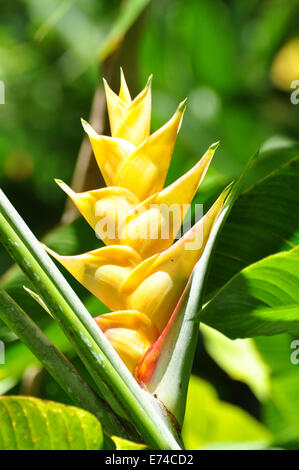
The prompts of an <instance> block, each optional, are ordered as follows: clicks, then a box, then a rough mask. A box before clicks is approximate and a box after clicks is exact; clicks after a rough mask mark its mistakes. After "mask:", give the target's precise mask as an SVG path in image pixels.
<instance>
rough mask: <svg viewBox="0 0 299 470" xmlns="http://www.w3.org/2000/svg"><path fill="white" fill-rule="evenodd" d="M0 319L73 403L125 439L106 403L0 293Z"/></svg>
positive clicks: (0, 290) (126, 432)
mask: <svg viewBox="0 0 299 470" xmlns="http://www.w3.org/2000/svg"><path fill="white" fill-rule="evenodd" d="M0 318H1V319H2V320H3V321H4V323H6V325H7V326H8V327H9V328H10V329H11V330H12V331H13V332H14V333H15V334H16V335H17V336H18V337H19V338H20V340H21V341H22V342H23V343H24V344H25V345H26V346H27V347H28V348H29V349H30V350H31V352H32V353H33V354H34V355H35V356H36V357H37V359H38V360H39V361H40V362H41V364H42V365H43V366H44V367H45V369H47V371H48V372H49V373H50V374H51V375H52V377H53V378H54V379H55V380H56V382H57V383H58V384H59V385H60V386H61V388H62V389H63V390H64V391H65V392H66V393H67V394H68V395H69V397H70V398H71V399H72V400H73V401H74V403H76V404H77V405H78V406H80V407H81V408H84V409H86V410H88V411H90V412H91V413H93V414H94V415H95V416H96V417H97V418H98V419H99V420H100V422H101V423H102V425H103V426H104V428H105V429H106V430H107V432H109V433H110V434H121V435H122V436H124V437H127V436H128V431H127V429H125V428H124V426H123V424H122V423H121V421H120V420H119V419H118V418H117V417H116V416H115V414H114V413H113V412H112V410H111V409H110V408H109V406H108V405H107V403H105V402H104V400H102V399H101V398H100V397H99V396H98V395H97V394H96V393H95V392H94V391H93V390H92V388H91V387H90V386H89V385H88V383H87V382H86V381H85V380H84V378H83V377H82V376H81V375H80V374H79V372H78V371H77V370H76V369H75V367H74V366H73V364H72V363H71V362H70V361H69V360H68V359H67V358H66V357H65V356H64V354H62V352H60V351H59V349H58V348H57V347H56V346H55V345H54V344H53V343H52V342H51V341H50V340H49V338H48V337H47V336H46V335H45V334H44V333H43V332H42V330H41V329H40V328H39V327H38V326H37V325H36V324H35V323H34V321H33V320H32V319H31V318H30V317H29V316H28V315H27V313H25V312H24V310H22V309H21V308H20V307H19V305H17V304H16V302H15V301H14V300H13V299H12V298H11V297H10V296H9V295H8V294H7V293H6V292H5V291H4V290H2V289H0Z"/></svg>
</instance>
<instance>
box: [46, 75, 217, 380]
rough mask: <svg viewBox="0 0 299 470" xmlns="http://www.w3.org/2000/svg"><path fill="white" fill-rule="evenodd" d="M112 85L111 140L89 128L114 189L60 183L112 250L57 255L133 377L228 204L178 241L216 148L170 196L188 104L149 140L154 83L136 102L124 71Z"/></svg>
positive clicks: (214, 210) (214, 209)
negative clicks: (102, 310)
mask: <svg viewBox="0 0 299 470" xmlns="http://www.w3.org/2000/svg"><path fill="white" fill-rule="evenodd" d="M104 84H105V91H106V99H107V105H108V114H109V121H110V127H111V134H112V136H111V137H108V136H104V135H98V134H97V133H96V132H95V131H94V130H93V129H92V127H91V126H90V125H89V124H88V123H86V122H85V121H82V123H83V127H84V129H85V131H86V132H87V134H88V136H89V138H90V141H91V145H92V148H93V151H94V154H95V158H96V160H97V163H98V166H99V168H100V170H101V172H102V174H103V176H104V179H105V181H106V184H107V187H106V188H101V189H97V190H93V191H86V192H83V193H75V192H74V191H72V189H71V188H69V187H68V186H67V185H66V184H65V183H63V182H62V181H60V180H57V183H58V184H59V185H60V186H61V188H62V189H63V190H64V191H65V192H66V193H67V194H68V195H69V196H70V197H71V198H72V200H73V201H74V203H75V204H76V206H77V207H78V209H79V211H80V212H81V214H82V215H83V216H84V217H85V219H86V220H87V222H88V223H89V224H90V225H91V227H92V228H93V229H94V230H95V232H96V233H97V235H98V236H100V237H101V238H102V240H103V242H104V243H105V244H106V245H107V246H106V247H103V248H99V249H97V250H94V251H91V252H88V253H84V254H81V255H77V256H61V255H58V254H57V253H54V252H53V251H51V250H49V251H50V253H51V254H52V255H53V256H54V257H55V258H56V259H57V260H58V261H60V263H61V264H63V266H64V267H65V268H66V269H68V270H69V271H70V272H71V274H72V275H73V276H74V277H75V278H76V279H77V280H78V281H79V282H80V283H82V284H83V285H84V286H85V287H86V288H87V289H88V290H89V291H90V292H92V293H93V294H94V295H95V296H96V297H98V298H99V299H100V300H101V301H102V302H103V303H104V304H105V305H106V306H107V307H108V308H109V309H111V310H112V311H113V313H107V314H105V315H101V316H99V317H97V318H96V322H97V324H98V325H99V327H100V328H101V329H102V330H103V332H104V333H105V335H106V336H107V338H108V339H109V341H110V342H111V343H112V345H113V346H114V348H115V349H116V350H117V351H118V353H119V355H120V356H121V358H122V359H123V361H124V362H125V364H126V365H127V367H128V368H129V369H130V371H131V372H132V373H134V372H135V371H136V368H137V366H138V364H139V363H140V362H141V360H142V358H143V357H144V355H145V353H146V351H148V349H149V348H150V347H151V346H152V345H153V344H154V343H155V341H156V340H157V339H158V338H159V335H161V333H162V332H163V330H164V328H165V326H166V324H167V322H168V321H169V319H170V317H171V314H172V312H173V310H174V309H175V306H176V305H177V303H178V301H179V299H180V296H181V295H182V292H183V291H184V288H185V286H186V284H187V281H188V278H189V277H190V274H191V272H192V270H193V268H194V266H195V264H196V262H197V261H198V260H199V258H200V256H201V254H202V252H203V250H204V247H205V244H206V242H207V240H208V237H209V234H210V232H211V229H212V226H213V224H214V222H215V220H216V219H217V216H218V214H219V212H220V210H221V208H222V205H223V200H224V198H223V197H220V198H219V199H218V200H217V201H216V203H215V204H214V205H213V206H212V208H211V209H210V210H209V212H208V213H207V214H206V215H205V216H204V217H203V218H201V219H200V220H199V221H198V222H197V223H196V224H195V225H194V227H193V228H191V229H190V230H189V231H188V232H187V233H186V234H185V235H184V236H183V237H182V238H180V239H179V240H178V241H176V242H175V243H173V241H174V239H175V237H176V234H177V232H178V231H179V228H180V226H181V223H182V220H183V218H184V216H185V214H186V212H187V210H188V207H189V205H190V204H191V202H192V199H193V197H194V195H195V193H196V191H197V188H198V186H199V184H200V182H201V181H202V179H203V177H204V175H205V173H206V171H207V169H208V166H209V164H210V162H211V159H212V157H213V155H214V152H215V150H216V148H217V145H218V144H213V145H211V147H210V148H209V149H208V150H207V152H206V153H205V155H204V156H203V157H202V159H201V160H200V161H199V162H198V163H197V164H196V165H195V166H194V167H193V168H192V169H191V170H190V171H188V172H187V173H186V174H185V175H183V176H182V177H181V178H179V179H178V180H177V181H175V182H174V183H172V184H171V185H170V186H168V187H166V188H164V189H163V185H164V181H165V178H166V174H167V170H168V166H169V163H170V159H171V156H172V152H173V148H174V144H175V140H176V136H177V133H178V131H179V128H180V125H181V121H182V117H183V114H184V110H185V106H186V102H185V101H184V102H183V103H181V104H180V105H179V107H178V109H177V110H176V112H175V114H174V115H173V117H172V118H171V119H170V120H169V121H168V123H166V124H165V125H164V126H163V127H161V128H160V129H159V130H157V131H156V132H154V133H153V134H152V135H150V119H151V79H149V81H148V83H147V85H146V87H145V88H144V90H143V91H142V92H141V93H140V94H139V95H138V96H137V97H136V98H135V99H134V100H132V99H131V96H130V93H129V90H128V87H127V84H126V81H125V78H124V75H123V73H122V71H121V87H120V92H119V95H116V94H115V93H114V92H113V91H112V90H111V89H110V88H109V86H108V85H107V83H106V82H104ZM173 206H174V207H175V209H176V211H175V213H174V215H172V217H171V219H172V220H171V221H170V220H169V213H171V208H172V207H173ZM165 209H166V210H165ZM169 210H170V211H169ZM107 226H109V228H110V232H109V230H108V231H107ZM111 228H112V233H111ZM153 228H154V236H153V233H152V232H151V231H152V230H153ZM168 229H169V232H167V230H168ZM164 230H166V232H165V231H164ZM165 233H168V236H167V237H165Z"/></svg>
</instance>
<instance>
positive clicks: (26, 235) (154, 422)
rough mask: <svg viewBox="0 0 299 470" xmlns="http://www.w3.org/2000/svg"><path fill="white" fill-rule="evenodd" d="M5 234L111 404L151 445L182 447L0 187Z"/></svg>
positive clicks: (0, 223) (0, 227) (1, 233)
mask: <svg viewBox="0 0 299 470" xmlns="http://www.w3.org/2000/svg"><path fill="white" fill-rule="evenodd" d="M0 210H1V214H0V239H1V241H2V243H3V244H4V245H5V246H6V248H7V250H8V251H9V252H10V253H11V255H12V256H13V258H14V259H15V260H16V262H17V263H18V264H19V265H20V266H21V267H22V269H23V271H24V272H25V273H26V274H27V276H28V277H29V279H30V280H31V282H32V283H33V284H34V286H35V288H36V289H37V291H38V292H39V294H40V295H41V297H42V298H43V300H44V301H45V303H46V305H47V306H48V308H49V309H50V311H51V313H52V314H53V316H54V317H55V319H56V320H57V321H58V323H59V324H60V325H61V327H62V329H63V330H64V332H65V334H66V335H67V337H68V338H69V340H70V342H71V343H72V344H73V346H74V348H75V349H76V351H77V352H78V354H79V356H80V357H81V359H82V361H83V362H84V364H85V366H86V368H87V369H88V370H89V372H90V374H91V376H92V377H93V379H94V381H95V384H96V385H97V387H98V389H99V390H100V391H101V393H102V395H103V396H104V398H105V399H106V400H107V401H109V404H110V405H111V407H112V408H113V409H115V410H117V411H118V412H119V413H120V414H121V415H122V416H126V417H128V419H130V421H131V422H133V424H134V425H135V427H136V429H137V430H138V431H139V433H140V434H141V435H142V437H143V438H144V440H145V441H146V442H147V443H148V444H149V445H151V446H153V447H156V448H159V449H175V450H177V449H180V445H179V444H178V438H176V437H175V436H174V434H173V432H172V430H171V429H170V426H169V423H168V422H167V421H166V420H165V419H164V417H163V415H162V412H161V410H160V408H159V407H158V406H156V403H154V402H153V400H152V397H150V396H149V395H148V394H146V393H145V392H144V391H143V390H142V389H141V388H140V387H139V385H138V384H137V382H136V381H135V379H134V378H133V377H132V375H131V374H130V373H129V371H128V369H127V368H126V367H125V365H124V364H123V362H122V361H121V359H120V358H119V356H118V354H117V353H116V351H115V350H114V349H113V348H112V346H111V344H110V343H109V341H108V340H107V339H106V337H105V335H104V334H103V333H102V331H101V330H100V329H99V328H98V327H97V325H96V323H95V322H94V320H93V318H92V317H91V316H90V314H89V313H88V312H87V310H86V309H85V307H84V305H83V304H82V303H81V301H80V300H79V298H78V297H77V296H76V294H75V293H74V292H73V290H72V289H71V287H70V286H69V284H68V283H67V282H66V280H65V279H64V277H63V276H62V274H61V273H60V271H59V270H58V269H57V267H56V266H55V264H54V263H53V262H52V260H51V259H50V258H49V256H48V255H47V253H46V252H45V251H44V250H43V248H42V247H41V245H40V243H39V242H38V240H37V239H36V238H35V237H34V235H33V234H32V232H31V231H30V230H29V228H28V227H27V226H26V224H25V223H24V221H23V220H22V219H21V217H20V216H19V214H18V213H17V212H16V211H15V209H14V208H13V206H12V205H11V204H10V202H9V201H8V199H7V198H6V196H5V194H4V193H3V192H2V191H1V190H0Z"/></svg>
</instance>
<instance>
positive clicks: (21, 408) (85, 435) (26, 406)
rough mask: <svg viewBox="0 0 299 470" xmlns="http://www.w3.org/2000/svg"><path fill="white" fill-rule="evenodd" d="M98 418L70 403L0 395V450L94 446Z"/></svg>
mask: <svg viewBox="0 0 299 470" xmlns="http://www.w3.org/2000/svg"><path fill="white" fill-rule="evenodd" d="M102 444H103V433H102V428H101V424H100V422H99V421H98V420H97V419H96V418H95V416H93V415H92V414H91V413H88V412H87V411H85V410H81V409H80V408H75V407H73V406H66V405H62V404H60V403H55V402H50V401H43V400H40V399H38V398H31V397H21V396H18V397H14V396H11V397H0V449H1V450H27V449H34V450H79V449H80V450H98V449H101V447H102Z"/></svg>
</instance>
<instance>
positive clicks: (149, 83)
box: [145, 74, 153, 88]
mask: <svg viewBox="0 0 299 470" xmlns="http://www.w3.org/2000/svg"><path fill="white" fill-rule="evenodd" d="M152 81H153V74H151V75H150V76H149V77H148V80H147V82H146V85H145V88H149V87H150V86H151V85H152Z"/></svg>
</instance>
